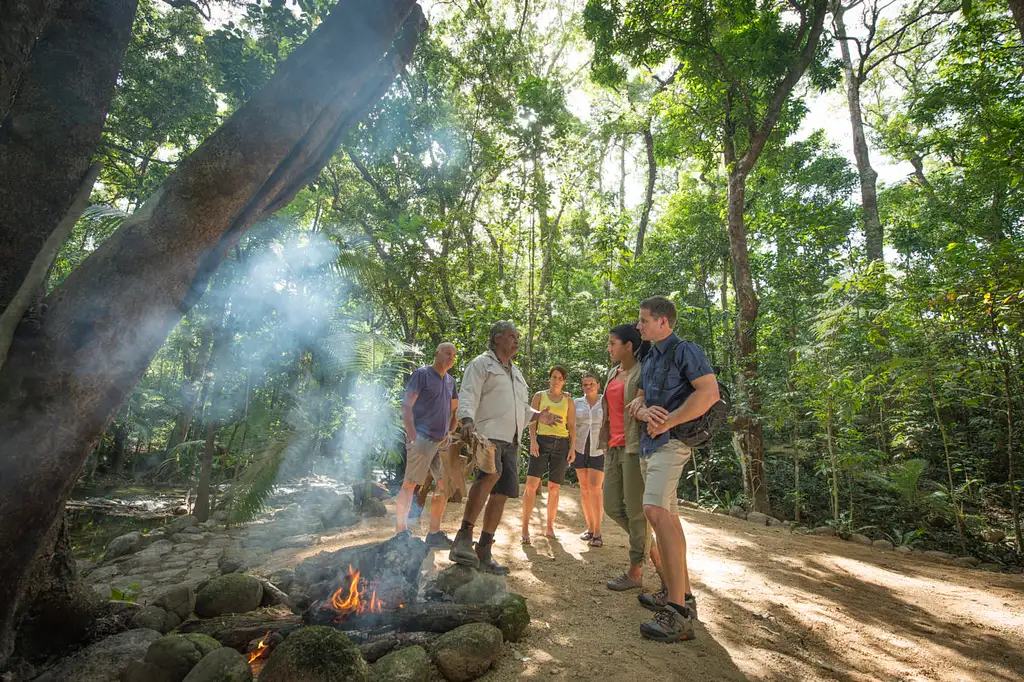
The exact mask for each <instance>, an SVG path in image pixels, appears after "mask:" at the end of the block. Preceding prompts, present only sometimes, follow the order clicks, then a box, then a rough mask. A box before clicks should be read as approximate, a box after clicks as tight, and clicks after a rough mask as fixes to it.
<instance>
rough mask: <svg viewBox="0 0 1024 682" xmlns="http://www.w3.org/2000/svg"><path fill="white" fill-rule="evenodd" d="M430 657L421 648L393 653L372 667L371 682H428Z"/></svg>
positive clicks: (411, 648)
mask: <svg viewBox="0 0 1024 682" xmlns="http://www.w3.org/2000/svg"><path fill="white" fill-rule="evenodd" d="M429 679H430V657H428V656H427V651H426V649H424V648H423V647H421V646H410V647H406V648H404V649H399V650H398V651H392V652H391V653H390V654H387V655H386V656H383V657H381V658H380V660H378V661H377V662H376V663H374V664H373V665H372V666H370V682H427V681H428V680H429Z"/></svg>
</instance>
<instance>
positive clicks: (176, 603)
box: [153, 585, 196, 620]
mask: <svg viewBox="0 0 1024 682" xmlns="http://www.w3.org/2000/svg"><path fill="white" fill-rule="evenodd" d="M153 605H154V606H159V607H160V608H163V609H166V610H168V611H170V612H172V613H174V614H175V615H177V616H178V618H180V619H182V620H185V619H186V618H188V617H189V615H191V613H192V610H193V609H195V607H196V591H195V588H194V587H192V586H191V585H175V586H174V587H172V588H170V589H167V590H164V591H163V592H161V593H160V594H159V595H157V597H156V599H154V600H153Z"/></svg>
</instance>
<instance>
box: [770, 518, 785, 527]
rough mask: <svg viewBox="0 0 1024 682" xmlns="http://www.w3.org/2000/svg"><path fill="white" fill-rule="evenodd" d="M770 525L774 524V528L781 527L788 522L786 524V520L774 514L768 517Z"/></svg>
mask: <svg viewBox="0 0 1024 682" xmlns="http://www.w3.org/2000/svg"><path fill="white" fill-rule="evenodd" d="M768 525H769V526H772V527H773V528H781V527H783V526H785V525H786V524H785V522H783V521H781V520H779V519H777V518H775V517H774V516H769V517H768Z"/></svg>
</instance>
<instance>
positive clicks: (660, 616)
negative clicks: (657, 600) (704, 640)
mask: <svg viewBox="0 0 1024 682" xmlns="http://www.w3.org/2000/svg"><path fill="white" fill-rule="evenodd" d="M683 611H684V612H685V613H680V612H678V611H676V610H675V609H674V608H673V607H671V606H666V607H665V608H663V609H662V610H661V611H658V613H657V614H656V615H655V616H654V618H652V619H651V620H649V621H647V622H646V623H641V625H640V634H641V635H643V636H644V637H646V638H648V639H653V640H654V641H656V642H664V643H666V644H671V643H673V642H686V641H689V640H691V639H693V638H694V637H695V636H696V635H695V634H694V631H693V617H692V616H691V615H690V609H688V608H686V607H683Z"/></svg>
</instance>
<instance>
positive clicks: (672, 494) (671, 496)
mask: <svg viewBox="0 0 1024 682" xmlns="http://www.w3.org/2000/svg"><path fill="white" fill-rule="evenodd" d="M692 455H693V450H692V449H691V448H690V447H689V446H686V445H683V444H682V443H680V442H679V441H677V440H670V441H669V442H667V443H665V444H664V445H662V446H661V447H660V448H658V449H657V450H655V451H654V452H652V453H651V456H650V457H641V458H640V469H641V473H643V476H644V504H650V505H654V506H656V507H661V508H663V509H668V510H669V511H671V512H673V513H676V514H678V513H679V502H678V497H677V495H678V488H679V477H680V476H682V474H683V468H684V467H685V466H686V463H687V462H689V461H690V457H691V456H692Z"/></svg>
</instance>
